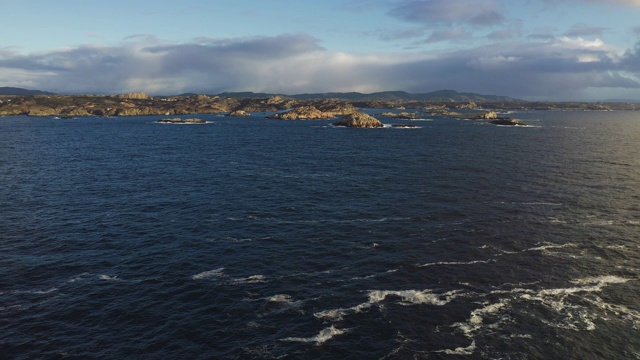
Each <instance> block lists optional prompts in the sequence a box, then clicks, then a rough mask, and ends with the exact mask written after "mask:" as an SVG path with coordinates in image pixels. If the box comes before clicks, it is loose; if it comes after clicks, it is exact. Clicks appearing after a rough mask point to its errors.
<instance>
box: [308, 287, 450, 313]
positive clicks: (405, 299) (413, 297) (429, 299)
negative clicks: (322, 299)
mask: <svg viewBox="0 0 640 360" xmlns="http://www.w3.org/2000/svg"><path fill="white" fill-rule="evenodd" d="M459 292H460V291H459V290H453V291H449V292H446V293H443V294H438V293H434V292H433V291H431V290H428V289H427V290H371V291H369V293H368V297H369V300H368V301H367V302H364V303H361V304H358V305H356V306H352V307H350V308H338V309H331V310H325V311H320V312H317V313H315V314H314V316H315V317H316V318H318V319H325V320H334V321H337V320H341V319H343V318H344V317H345V316H347V315H351V314H357V313H361V312H362V311H364V310H367V309H369V308H371V307H373V306H374V305H377V304H380V303H381V302H383V301H385V300H386V299H387V298H388V297H398V298H400V301H399V302H398V304H400V305H404V306H410V305H419V304H423V305H433V306H443V305H446V304H448V303H449V302H451V301H452V300H453V299H455V298H457V297H458V294H459Z"/></svg>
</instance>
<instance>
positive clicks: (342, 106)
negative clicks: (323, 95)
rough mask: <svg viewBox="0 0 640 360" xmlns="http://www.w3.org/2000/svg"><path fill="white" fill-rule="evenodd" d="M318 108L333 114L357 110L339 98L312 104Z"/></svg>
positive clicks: (351, 112) (350, 112) (345, 113)
mask: <svg viewBox="0 0 640 360" xmlns="http://www.w3.org/2000/svg"><path fill="white" fill-rule="evenodd" d="M313 105H314V106H315V107H316V108H317V109H318V110H320V111H323V112H326V113H332V114H333V115H334V116H338V115H347V114H353V113H354V112H356V111H357V109H356V108H355V106H353V105H352V104H350V103H347V102H344V101H339V100H322V101H320V102H318V103H314V104H313Z"/></svg>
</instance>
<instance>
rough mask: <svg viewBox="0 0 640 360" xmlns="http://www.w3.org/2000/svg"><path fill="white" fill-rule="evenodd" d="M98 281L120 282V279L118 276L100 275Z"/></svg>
mask: <svg viewBox="0 0 640 360" xmlns="http://www.w3.org/2000/svg"><path fill="white" fill-rule="evenodd" d="M98 279H100V280H105V281H119V280H120V279H119V278H118V275H113V276H111V275H100V276H98Z"/></svg>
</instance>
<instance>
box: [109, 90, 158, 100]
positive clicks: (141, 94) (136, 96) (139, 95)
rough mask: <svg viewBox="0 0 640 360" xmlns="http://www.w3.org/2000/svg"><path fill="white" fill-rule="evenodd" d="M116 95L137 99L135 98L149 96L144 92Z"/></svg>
mask: <svg viewBox="0 0 640 360" xmlns="http://www.w3.org/2000/svg"><path fill="white" fill-rule="evenodd" d="M117 97H118V98H120V99H137V100H147V99H150V98H151V97H150V96H149V95H147V94H146V93H144V92H137V93H128V94H120V95H117Z"/></svg>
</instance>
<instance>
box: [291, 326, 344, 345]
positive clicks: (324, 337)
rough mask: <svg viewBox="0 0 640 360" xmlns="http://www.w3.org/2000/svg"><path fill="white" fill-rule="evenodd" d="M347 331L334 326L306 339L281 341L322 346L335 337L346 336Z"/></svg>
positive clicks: (297, 338) (294, 338)
mask: <svg viewBox="0 0 640 360" xmlns="http://www.w3.org/2000/svg"><path fill="white" fill-rule="evenodd" d="M347 332H348V330H342V329H337V328H336V327H335V326H334V325H331V326H330V327H328V328H326V329H323V330H322V331H320V333H318V335H316V336H313V337H308V338H300V337H288V338H285V339H282V341H294V342H303V343H315V344H316V345H322V344H324V343H325V342H327V341H329V340H331V339H332V338H334V337H335V336H338V335H342V334H346V333H347Z"/></svg>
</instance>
